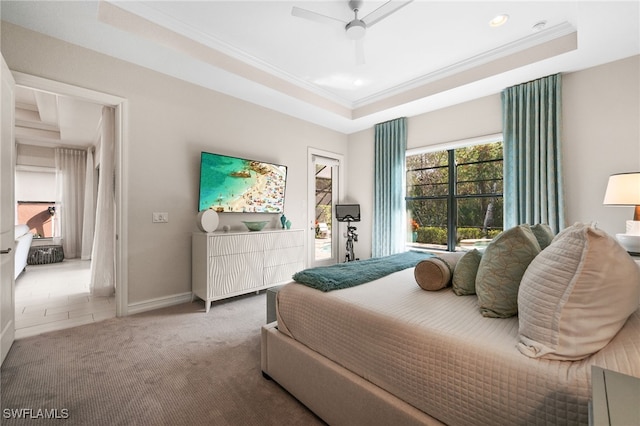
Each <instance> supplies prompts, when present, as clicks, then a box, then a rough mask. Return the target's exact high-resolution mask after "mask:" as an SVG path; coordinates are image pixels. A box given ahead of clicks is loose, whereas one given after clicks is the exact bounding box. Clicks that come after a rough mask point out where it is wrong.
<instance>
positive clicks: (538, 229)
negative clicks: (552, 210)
mask: <svg viewBox="0 0 640 426" xmlns="http://www.w3.org/2000/svg"><path fill="white" fill-rule="evenodd" d="M531 232H533V235H535V237H536V240H538V244H540V250H544V249H546V248H547V247H549V244H551V241H553V237H554V235H553V231H552V230H551V227H550V226H549V225H547V224H546V223H538V224H537V225H533V226H532V227H531Z"/></svg>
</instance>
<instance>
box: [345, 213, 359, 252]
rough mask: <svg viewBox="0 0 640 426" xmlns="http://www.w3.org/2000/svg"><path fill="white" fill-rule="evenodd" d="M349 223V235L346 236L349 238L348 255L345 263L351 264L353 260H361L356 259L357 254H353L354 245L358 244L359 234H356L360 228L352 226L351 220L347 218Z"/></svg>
mask: <svg viewBox="0 0 640 426" xmlns="http://www.w3.org/2000/svg"><path fill="white" fill-rule="evenodd" d="M346 221H347V234H346V235H345V236H346V237H347V254H346V256H345V260H344V261H345V262H351V261H353V260H360V259H358V258H357V257H356V254H355V253H354V252H353V243H354V242H356V243H357V242H358V234H357V233H356V230H357V229H358V228H356V227H355V226H351V220H350V219H349V218H346Z"/></svg>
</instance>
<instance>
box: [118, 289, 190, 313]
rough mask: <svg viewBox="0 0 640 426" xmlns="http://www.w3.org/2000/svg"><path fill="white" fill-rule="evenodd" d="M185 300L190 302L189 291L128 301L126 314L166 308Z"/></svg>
mask: <svg viewBox="0 0 640 426" xmlns="http://www.w3.org/2000/svg"><path fill="white" fill-rule="evenodd" d="M187 302H191V292H188V293H180V294H174V295H172V296H167V297H158V298H156V299H149V300H145V301H142V302H135V303H130V304H129V305H128V309H127V315H133V314H139V313H141V312H147V311H152V310H154V309H160V308H167V307H169V306H173V305H179V304H181V303H187Z"/></svg>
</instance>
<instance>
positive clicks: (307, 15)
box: [291, 6, 347, 28]
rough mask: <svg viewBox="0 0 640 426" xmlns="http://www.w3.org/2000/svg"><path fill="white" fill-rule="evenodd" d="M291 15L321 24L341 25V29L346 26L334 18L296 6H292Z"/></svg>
mask: <svg viewBox="0 0 640 426" xmlns="http://www.w3.org/2000/svg"><path fill="white" fill-rule="evenodd" d="M291 14H292V15H293V16H296V17H298V18H304V19H308V20H310V21H315V22H319V23H321V24H330V25H341V26H342V27H343V28H344V26H345V25H347V23H346V22H344V21H341V20H339V19H336V18H332V17H331V16H327V15H322V14H320V13H317V12H313V11H311V10H307V9H302V8H300V7H296V6H293V8H292V9H291Z"/></svg>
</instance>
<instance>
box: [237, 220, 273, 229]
mask: <svg viewBox="0 0 640 426" xmlns="http://www.w3.org/2000/svg"><path fill="white" fill-rule="evenodd" d="M242 223H244V225H245V226H246V227H247V229H248V230H249V231H262V229H263V228H264V227H265V226H266V225H267V223H269V222H268V221H266V220H263V221H254V222H249V221H244V220H243V221H242Z"/></svg>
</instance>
